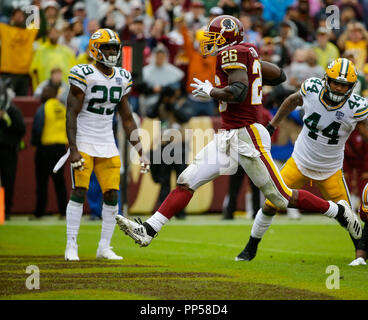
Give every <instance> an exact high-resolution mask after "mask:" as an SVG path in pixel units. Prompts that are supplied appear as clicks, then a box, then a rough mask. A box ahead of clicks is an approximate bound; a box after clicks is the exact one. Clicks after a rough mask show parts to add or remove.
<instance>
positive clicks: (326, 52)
mask: <svg viewBox="0 0 368 320" xmlns="http://www.w3.org/2000/svg"><path fill="white" fill-rule="evenodd" d="M330 34H331V33H330V32H329V30H328V29H327V28H326V27H319V28H318V29H317V34H316V38H317V41H316V42H315V43H314V44H313V46H312V48H313V49H314V51H315V52H316V54H317V64H318V65H320V66H321V67H322V68H323V69H326V68H327V66H328V64H329V63H330V62H331V61H334V60H335V59H337V58H339V57H340V52H339V49H338V48H337V47H336V46H335V45H334V44H333V43H332V42H331V41H330V40H329V39H330Z"/></svg>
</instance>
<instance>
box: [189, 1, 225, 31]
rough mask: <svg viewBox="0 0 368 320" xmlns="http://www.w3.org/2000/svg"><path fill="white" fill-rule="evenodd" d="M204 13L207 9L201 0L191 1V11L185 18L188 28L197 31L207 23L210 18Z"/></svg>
mask: <svg viewBox="0 0 368 320" xmlns="http://www.w3.org/2000/svg"><path fill="white" fill-rule="evenodd" d="M221 1H224V0H220V2H221ZM225 1H230V2H232V0H225ZM220 2H219V3H220ZM204 13H205V10H204V5H203V2H202V1H200V0H194V1H192V2H191V3H190V10H189V12H187V13H185V14H184V19H185V22H186V23H187V26H188V28H189V29H192V30H194V31H195V30H197V29H200V28H202V27H203V26H205V25H207V21H208V19H207V18H206V17H205V15H204Z"/></svg>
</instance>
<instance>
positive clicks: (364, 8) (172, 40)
mask: <svg viewBox="0 0 368 320" xmlns="http://www.w3.org/2000/svg"><path fill="white" fill-rule="evenodd" d="M331 5H333V6H334V7H332V11H331V10H329V9H327V8H330V9H331V7H329V6H331ZM0 6H2V7H0V41H1V47H0V50H1V51H0V52H1V60H0V76H1V78H2V80H3V81H5V82H6V83H8V84H9V85H10V86H11V87H12V89H13V91H14V93H15V95H16V96H17V97H19V96H35V97H39V98H41V97H42V93H43V90H44V89H45V88H48V87H49V86H50V85H54V86H56V87H57V88H58V93H57V97H58V99H59V101H60V102H61V103H63V104H65V103H66V94H67V92H68V74H69V71H70V69H71V68H72V67H73V66H74V65H76V64H83V63H91V61H92V60H91V58H90V57H89V55H88V41H89V38H90V36H91V34H92V33H94V32H95V31H96V30H98V29H99V28H101V27H102V28H110V29H112V30H114V31H116V32H117V33H118V35H119V37H120V39H121V41H122V45H123V46H130V47H131V48H133V56H134V59H133V60H134V61H133V66H132V68H133V72H132V75H133V83H134V84H133V90H132V92H131V94H130V97H129V102H130V104H131V107H132V110H133V111H134V112H135V113H136V114H138V115H139V116H141V117H145V116H149V114H150V113H151V112H152V107H153V106H154V105H155V104H156V103H157V102H158V101H159V99H160V97H161V98H162V95H163V94H165V92H167V88H168V87H169V88H171V89H174V90H177V91H178V92H179V94H178V95H177V100H178V101H179V100H180V101H184V102H182V103H181V105H182V108H185V110H186V111H187V113H186V116H187V117H192V116H216V115H218V110H217V104H216V101H215V100H212V99H208V98H197V97H194V96H193V95H192V93H191V91H192V88H191V87H190V86H189V84H190V83H191V81H192V79H193V78H198V79H200V80H201V81H205V80H206V79H209V80H211V81H212V80H213V79H214V75H215V69H214V67H215V59H216V58H215V57H212V56H210V57H206V58H203V57H202V56H201V54H200V50H199V43H200V40H201V39H202V38H203V32H204V28H205V26H206V24H207V22H208V21H209V20H210V19H212V18H213V17H216V16H218V15H222V14H229V15H234V16H236V17H238V18H239V19H240V21H241V22H242V23H243V25H244V28H245V36H244V41H246V42H250V43H253V44H255V45H256V46H257V47H258V49H259V51H260V54H261V58H262V60H265V61H269V62H273V63H275V64H277V65H278V66H280V67H282V68H283V69H284V70H285V73H286V75H287V81H286V82H285V83H284V84H282V85H280V86H277V87H274V88H272V87H265V88H264V93H266V94H265V95H264V100H263V102H264V106H265V110H264V112H263V113H264V114H266V117H267V114H268V116H269V115H270V114H275V112H276V111H277V108H278V107H279V105H280V103H281V102H282V101H283V99H284V98H285V97H287V96H288V95H290V94H291V93H293V92H295V91H297V90H299V88H300V85H301V83H302V82H303V81H304V80H305V79H307V78H309V77H319V78H322V77H323V76H324V70H325V68H326V66H327V65H328V63H329V62H330V61H332V60H334V59H337V58H338V57H340V56H344V57H347V58H349V59H350V60H352V61H353V62H354V63H355V65H356V67H357V69H358V72H359V78H358V80H359V83H358V85H357V86H356V87H355V89H354V90H355V92H356V93H358V94H360V95H362V96H368V61H367V52H368V51H367V50H368V31H367V28H368V19H367V18H366V19H364V17H368V2H367V1H363V0H340V1H333V0H284V1H275V0H273V1H271V0H259V1H256V0H219V1H218V0H203V1H200V0H146V1H141V0H88V1H78V0H58V1H53V0H34V1H32V0H18V1H15V0H4V1H2V2H1V5H0ZM336 13H337V14H338V15H337V18H336V16H335V18H334V19H331V17H332V15H334V14H336ZM124 52H125V51H124V48H123V54H122V60H123V61H122V64H123V65H124V63H129V61H126V57H127V55H128V54H126V55H124ZM137 57H139V59H138V58H137ZM140 70H141V71H140ZM53 98H54V97H53ZM54 103H55V102H54ZM0 114H1V115H3V113H0ZM261 121H262V119H260V122H261ZM301 125H302V122H301V115H300V112H299V111H298V110H297V111H296V112H295V113H293V114H292V115H290V117H289V118H288V119H287V120H286V122H285V125H283V126H280V129H278V130H277V132H276V133H275V134H274V136H273V143H274V146H273V149H272V155H273V157H274V159H275V160H278V161H280V163H283V162H285V161H286V159H288V158H289V157H290V155H291V153H292V150H293V143H294V141H295V138H296V136H297V134H298V132H299V131H300V128H301ZM60 139H61V140H60V141H56V144H66V139H65V136H63V137H60ZM6 143H7V141H6V140H4V139H1V136H0V148H3V144H6ZM53 143H55V141H53ZM0 150H2V149H0ZM3 155H5V153H4V152H1V155H0V158H1V157H3ZM41 167H42V166H41ZM1 171H2V172H3V171H4V170H1ZM344 171H345V174H346V178H347V182H348V185H349V188H350V191H351V193H352V194H353V195H356V197H357V199H358V200H357V201H358V202H359V199H360V195H361V194H362V190H363V188H364V185H365V184H366V182H368V146H367V144H366V143H364V142H363V141H362V139H361V138H360V137H359V135H357V134H354V133H353V134H352V136H351V137H350V139H349V140H348V142H347V145H346V151H345V165H344ZM2 181H3V184H4V177H3V176H2ZM10 185H12V184H10ZM43 192H44V191H43ZM11 193H12V192H11ZM41 198H42V197H41ZM43 198H44V196H43ZM63 201H65V200H60V207H65V203H63ZM358 205H359V203H356V206H358ZM10 207H11V205H10V202H8V205H7V211H8V210H10ZM38 207H40V208H43V205H42V204H41V203H40V204H38ZM42 210H43V209H42ZM63 210H64V211H65V209H63Z"/></svg>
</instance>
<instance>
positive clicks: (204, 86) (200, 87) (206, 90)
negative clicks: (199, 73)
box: [190, 78, 213, 98]
mask: <svg viewBox="0 0 368 320" xmlns="http://www.w3.org/2000/svg"><path fill="white" fill-rule="evenodd" d="M193 80H194V83H191V84H190V86H191V87H193V88H195V89H194V90H193V91H192V93H193V95H194V96H195V97H203V98H210V97H211V95H210V93H211V90H212V89H213V85H212V84H211V82H209V81H208V80H206V81H205V82H202V81H201V80H199V79H197V78H193Z"/></svg>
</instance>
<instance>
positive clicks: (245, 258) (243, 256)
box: [235, 249, 256, 261]
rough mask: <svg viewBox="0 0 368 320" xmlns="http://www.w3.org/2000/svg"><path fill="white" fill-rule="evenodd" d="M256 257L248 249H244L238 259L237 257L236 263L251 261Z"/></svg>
mask: <svg viewBox="0 0 368 320" xmlns="http://www.w3.org/2000/svg"><path fill="white" fill-rule="evenodd" d="M255 256H256V254H255V253H253V254H252V253H250V252H249V251H248V250H247V249H244V250H243V251H242V252H240V253H239V254H238V256H237V257H235V261H251V260H253V259H254V257H255Z"/></svg>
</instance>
